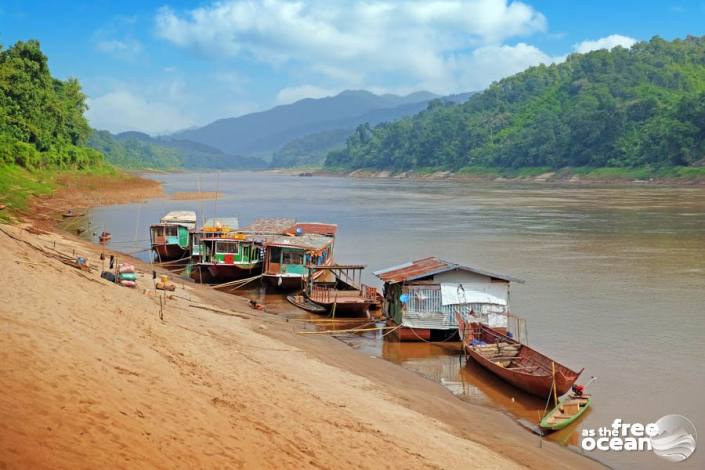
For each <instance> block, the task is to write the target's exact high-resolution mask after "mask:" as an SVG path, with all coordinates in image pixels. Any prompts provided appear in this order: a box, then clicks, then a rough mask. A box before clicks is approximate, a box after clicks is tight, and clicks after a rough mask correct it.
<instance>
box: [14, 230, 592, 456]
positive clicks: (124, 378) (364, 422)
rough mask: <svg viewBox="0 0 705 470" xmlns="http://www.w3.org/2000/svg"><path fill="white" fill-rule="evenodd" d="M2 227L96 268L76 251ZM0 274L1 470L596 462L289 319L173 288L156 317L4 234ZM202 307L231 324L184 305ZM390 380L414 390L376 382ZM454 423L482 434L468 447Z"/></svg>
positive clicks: (84, 249)
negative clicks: (302, 330)
mask: <svg viewBox="0 0 705 470" xmlns="http://www.w3.org/2000/svg"><path fill="white" fill-rule="evenodd" d="M0 228H1V229H2V230H3V231H6V232H8V233H11V234H13V236H16V237H19V238H21V239H23V240H26V241H28V242H29V243H31V244H32V245H34V246H36V247H44V249H50V248H54V246H55V247H56V249H57V250H59V251H61V252H63V253H73V252H74V250H75V251H76V253H80V254H82V255H84V256H88V257H89V258H90V259H91V262H92V263H93V264H94V265H98V266H100V262H99V261H98V259H97V253H98V252H97V251H96V250H97V248H96V247H92V246H89V245H86V244H84V243H83V242H81V241H78V240H74V239H71V238H64V237H63V236H60V235H57V234H46V235H32V234H30V233H27V232H26V231H23V230H21V229H19V228H16V227H8V226H0ZM54 243H55V245H54ZM142 270H143V271H145V272H146V271H147V270H148V267H147V266H142ZM0 272H2V273H3V279H4V281H3V283H2V284H0V294H1V296H0V298H2V302H1V303H0V332H1V333H0V390H2V392H1V393H0V423H2V431H1V432H0V468H13V469H15V468H98V467H110V468H143V467H144V468H302V467H303V468H306V467H319V468H343V467H356V468H357V467H359V468H402V467H408V468H424V467H433V468H469V467H481V468H503V469H505V468H514V467H518V466H520V464H519V463H517V460H518V461H520V462H521V464H525V465H528V466H532V467H536V468H538V467H542V468H547V467H548V468H551V467H554V468H557V467H558V466H561V465H566V466H571V467H572V466H593V465H595V464H594V463H593V462H591V461H588V460H587V459H583V458H582V457H580V456H577V455H575V454H573V453H571V452H568V451H566V450H564V449H560V448H558V447H557V446H554V445H548V444H547V445H545V446H544V448H542V449H539V448H537V445H536V443H537V440H536V438H535V437H534V436H531V435H530V434H528V433H526V432H525V431H522V430H520V429H518V427H517V426H515V425H514V424H513V423H511V422H510V420H508V419H507V418H505V417H503V416H500V415H498V414H497V413H494V412H491V411H489V410H484V409H483V410H482V411H478V410H476V409H474V408H472V407H469V406H466V405H465V404H463V403H461V402H459V401H458V400H456V399H455V398H453V397H452V396H451V395H450V394H446V393H444V391H443V390H442V389H441V388H440V387H439V386H436V385H435V384H432V383H430V382H427V381H425V380H423V379H421V378H420V377H416V376H414V375H413V374H411V373H409V372H408V371H404V370H402V369H400V368H398V367H396V366H393V365H391V364H387V363H383V361H380V360H375V359H370V358H366V357H364V356H361V355H359V354H358V353H356V352H355V351H352V350H350V349H349V348H346V347H345V346H344V345H342V344H341V343H338V342H336V341H335V340H333V339H331V338H321V337H316V338H315V339H314V338H310V337H308V338H305V339H304V338H303V336H302V335H296V334H295V333H294V332H293V330H294V329H295V328H299V326H295V325H294V324H293V322H291V323H286V322H285V321H283V320H282V319H281V318H278V317H276V316H272V315H268V314H264V313H262V312H256V311H253V310H250V309H249V308H248V307H247V306H246V305H245V301H244V300H243V299H239V298H237V297H234V296H230V295H228V294H221V293H216V292H213V291H211V290H205V289H203V288H201V287H200V286H192V287H189V286H186V288H185V289H184V288H182V287H181V286H179V289H177V292H176V293H175V294H176V295H177V296H179V297H178V298H174V299H171V300H168V301H167V305H166V307H165V310H164V312H165V318H164V320H163V321H162V320H160V319H159V317H158V311H159V302H158V298H157V297H156V296H155V295H154V293H153V292H147V293H145V292H144V291H143V290H142V289H139V290H132V289H127V288H123V287H118V286H116V285H112V284H109V283H107V282H106V281H104V280H102V279H100V278H99V277H98V273H97V271H95V272H93V273H89V274H86V273H81V272H79V271H77V270H75V269H73V268H71V267H68V266H66V265H64V264H62V263H60V262H59V261H56V260H54V259H50V258H47V257H46V256H44V255H43V254H42V253H41V252H39V251H37V250H36V249H34V248H32V247H30V246H28V245H27V244H26V243H23V242H18V241H15V240H12V239H10V238H8V236H7V235H5V234H4V233H0ZM140 283H141V284H142V285H143V286H145V287H147V286H150V285H151V276H149V277H145V278H143V279H141V281H140ZM203 302H208V303H211V304H213V305H216V306H217V308H219V309H222V308H226V309H232V311H235V312H241V313H240V314H238V316H234V315H225V314H219V313H216V312H213V311H209V310H204V309H199V308H194V307H191V306H190V305H192V304H202V303H203ZM306 336H309V335H306ZM334 354H338V355H340V363H341V364H346V366H345V367H346V368H347V370H346V368H342V367H339V366H337V365H336V360H335V356H334ZM319 357H323V358H325V360H321V359H320V358H319ZM365 364H367V365H365ZM367 370H369V376H368V377H365V375H366V373H365V371H367ZM389 371H392V372H389ZM390 374H392V375H391V376H390ZM393 374H398V377H397V379H396V380H394V382H393V383H395V384H401V385H403V386H404V388H405V389H410V390H407V391H406V392H402V391H399V390H395V388H394V386H393V385H390V384H389V383H385V382H388V381H389V379H390V377H393ZM415 383H418V384H421V385H419V387H416V388H415V386H414V384H415ZM419 390H427V396H428V397H430V398H428V399H426V398H425V397H424V395H423V394H421V393H419ZM443 403H448V404H449V407H448V408H446V407H445V406H444V405H443ZM447 410H451V411H450V412H448V411H447ZM454 410H462V411H454ZM444 414H448V416H444ZM453 419H458V420H459V422H462V423H464V424H465V426H466V427H467V428H468V429H475V430H476V431H477V430H478V429H480V430H481V429H482V427H483V426H487V428H486V429H487V430H488V432H483V433H481V434H482V436H478V438H477V439H470V438H471V437H472V435H471V431H469V430H468V429H463V426H461V425H457V426H456V425H455V424H453V422H452V421H453ZM473 419H474V420H475V421H474V422H472V420H473ZM493 420H494V421H493ZM503 426H506V428H504V427H503ZM505 431H506V435H505ZM478 441H479V442H478ZM480 442H482V443H480Z"/></svg>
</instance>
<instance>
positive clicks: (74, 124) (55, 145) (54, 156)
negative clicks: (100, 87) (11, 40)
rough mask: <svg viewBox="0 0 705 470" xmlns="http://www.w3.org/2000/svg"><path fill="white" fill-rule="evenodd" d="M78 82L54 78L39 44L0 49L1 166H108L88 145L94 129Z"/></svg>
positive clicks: (76, 167) (26, 43)
mask: <svg viewBox="0 0 705 470" xmlns="http://www.w3.org/2000/svg"><path fill="white" fill-rule="evenodd" d="M86 109H87V108H86V97H85V95H84V94H83V92H82V91H81V86H80V84H79V83H78V81H77V80H76V79H73V78H69V79H68V80H58V79H56V78H53V77H52V76H51V73H50V71H49V65H48V62H47V57H46V56H45V55H44V54H43V53H42V51H41V49H40V47H39V42H38V41H34V40H30V41H26V42H22V41H20V42H17V43H16V44H15V45H14V46H12V47H10V48H9V49H4V48H2V46H0V165H18V166H21V167H24V168H28V169H40V168H52V169H83V168H89V167H93V166H99V165H101V164H103V156H102V155H101V154H100V152H97V151H96V150H94V149H92V148H89V147H87V146H86V142H87V140H88V137H89V135H90V134H91V129H90V127H89V126H88V122H87V121H86V119H85V117H84V116H83V113H84V112H85V111H86Z"/></svg>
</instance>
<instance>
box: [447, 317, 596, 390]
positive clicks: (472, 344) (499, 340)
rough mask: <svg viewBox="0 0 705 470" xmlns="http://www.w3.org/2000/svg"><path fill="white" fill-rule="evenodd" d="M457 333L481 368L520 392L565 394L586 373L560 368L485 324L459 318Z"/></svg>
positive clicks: (558, 364)
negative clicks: (554, 390)
mask: <svg viewBox="0 0 705 470" xmlns="http://www.w3.org/2000/svg"><path fill="white" fill-rule="evenodd" d="M456 317H457V319H458V332H459V333H460V336H461V338H462V341H463V347H464V348H465V352H467V354H468V355H469V356H470V357H471V358H472V359H473V360H475V361H476V362H477V363H478V364H479V365H481V366H482V367H484V368H485V369H487V370H488V371H490V372H492V373H494V374H495V375H497V376H498V377H500V378H501V379H503V380H505V381H507V382H509V383H510V384H512V385H514V386H515V387H517V388H520V389H522V390H524V391H525V392H528V393H531V394H532V395H536V396H538V397H541V398H546V397H548V396H549V394H550V393H551V391H552V387H553V380H554V374H553V372H552V367H553V366H555V381H556V391H557V393H558V395H563V394H565V393H566V392H567V391H568V390H570V388H571V386H572V385H573V384H574V383H575V381H576V380H577V379H578V377H579V376H580V374H581V373H582V372H583V369H581V370H580V371H579V372H575V371H574V370H572V369H570V368H568V367H566V366H564V365H563V364H560V363H558V362H556V361H554V360H552V359H551V358H549V357H547V356H544V355H543V354H541V353H540V352H538V351H536V350H534V349H532V348H530V347H529V346H527V345H525V344H521V343H519V342H518V341H516V340H514V339H513V338H510V337H509V336H507V335H504V334H502V333H500V332H499V331H497V330H495V329H493V328H490V327H489V326H487V325H484V324H482V323H466V322H465V321H464V320H463V319H462V318H461V317H460V316H459V315H457V316H456Z"/></svg>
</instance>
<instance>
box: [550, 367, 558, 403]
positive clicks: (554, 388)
mask: <svg viewBox="0 0 705 470" xmlns="http://www.w3.org/2000/svg"><path fill="white" fill-rule="evenodd" d="M551 374H552V376H553V401H554V402H555V403H556V406H558V390H557V387H556V363H555V362H553V361H551Z"/></svg>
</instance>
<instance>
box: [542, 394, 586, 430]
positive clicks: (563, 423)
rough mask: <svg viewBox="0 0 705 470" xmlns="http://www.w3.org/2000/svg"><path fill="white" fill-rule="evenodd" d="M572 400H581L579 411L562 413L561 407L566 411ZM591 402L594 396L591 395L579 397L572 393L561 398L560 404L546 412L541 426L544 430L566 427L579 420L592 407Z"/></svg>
mask: <svg viewBox="0 0 705 470" xmlns="http://www.w3.org/2000/svg"><path fill="white" fill-rule="evenodd" d="M571 401H578V402H580V403H579V407H578V409H577V411H576V412H575V413H572V414H570V415H566V414H565V413H562V412H561V407H563V408H564V411H567V407H566V404H567V403H569V402H571ZM591 403H592V397H591V396H590V395H584V396H580V397H577V396H574V395H572V394H571V395H570V396H569V397H568V398H567V399H564V400H561V403H560V404H559V405H557V406H556V407H555V408H553V409H552V410H551V411H549V412H548V413H546V416H544V417H543V418H542V419H541V421H540V422H539V427H540V428H541V429H543V430H544V431H558V430H560V429H564V428H566V427H568V426H570V425H571V424H572V423H574V422H575V421H577V420H578V419H579V418H580V417H581V416H582V415H583V413H585V411H587V409H588V408H590V404H591Z"/></svg>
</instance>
